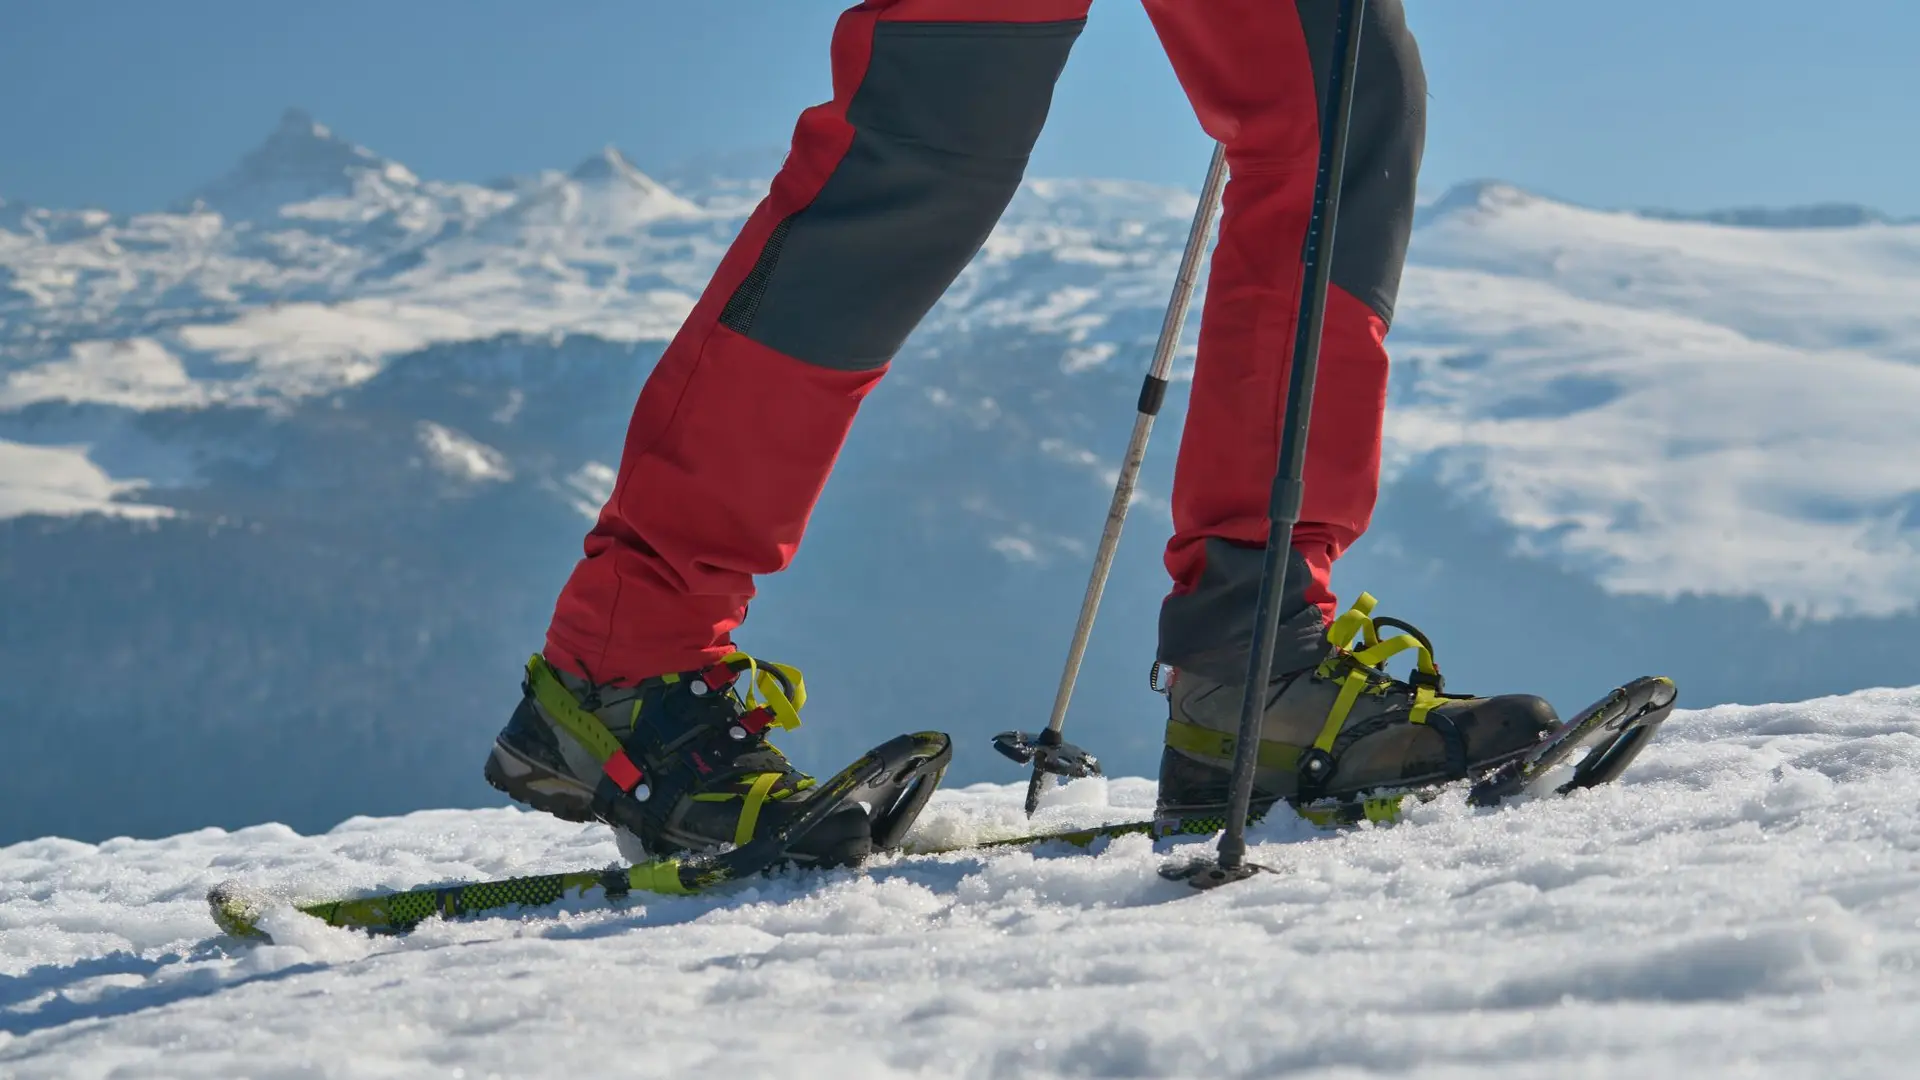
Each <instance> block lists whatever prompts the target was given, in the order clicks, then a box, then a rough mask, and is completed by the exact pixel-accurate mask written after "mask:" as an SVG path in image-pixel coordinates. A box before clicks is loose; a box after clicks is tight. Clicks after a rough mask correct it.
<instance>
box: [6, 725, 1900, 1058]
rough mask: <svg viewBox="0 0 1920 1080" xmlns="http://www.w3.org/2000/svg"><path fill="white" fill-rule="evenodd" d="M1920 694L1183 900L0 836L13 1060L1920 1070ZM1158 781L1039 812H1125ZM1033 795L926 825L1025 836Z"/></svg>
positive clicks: (1146, 881)
mask: <svg viewBox="0 0 1920 1080" xmlns="http://www.w3.org/2000/svg"><path fill="white" fill-rule="evenodd" d="M1916 775H1920V688H1916V689H1907V690H1870V691H1865V692H1862V693H1858V694H1854V695H1851V696H1848V697H1841V698H1830V699H1824V700H1818V701H1812V702H1807V703H1803V704H1797V705H1771V706H1764V707H1721V708H1716V709H1712V710H1708V711H1703V712H1694V713H1683V714H1677V715H1676V716H1675V717H1674V718H1673V719H1672V720H1671V721H1670V722H1669V723H1668V725H1667V730H1666V731H1665V733H1664V734H1663V735H1662V736H1661V738H1660V739H1659V740H1658V741H1657V742H1656V743H1655V744H1654V746H1653V748H1652V749H1651V750H1650V751H1649V752H1648V753H1647V754H1646V755H1645V756H1644V757H1643V758H1642V760H1641V762H1640V763H1639V764H1638V765H1636V766H1635V767H1634V768H1633V769H1632V770H1631V771H1630V772H1629V773H1628V775H1627V776H1626V777H1625V778H1624V779H1623V781H1622V782H1621V783H1620V784H1618V785H1617V786H1615V787H1612V788H1607V789H1602V790H1599V791H1595V792H1591V793H1585V794H1582V795H1579V796H1576V797H1573V798H1569V799H1539V800H1534V801H1530V802H1523V803H1518V804H1515V805H1512V806H1509V807H1506V808H1503V809H1499V810H1470V809H1469V808H1468V807H1467V806H1466V805H1465V803H1464V801H1463V800H1462V799H1461V798H1460V797H1459V796H1458V795H1457V794H1454V795H1451V796H1446V797H1442V798H1441V799H1439V800H1437V801H1436V802H1434V803H1432V804H1429V805H1426V806H1422V807H1420V808H1419V809H1417V810H1416V811H1414V812H1413V813H1412V815H1411V818H1410V820H1409V821H1407V822H1405V823H1402V824H1400V825H1396V826H1392V827H1385V828H1376V829H1364V830H1359V831H1353V832H1348V833H1342V834H1333V835H1328V834H1320V833H1315V832H1312V831H1311V830H1309V829H1307V828H1306V827H1305V826H1304V825H1302V824H1300V823H1298V822H1289V823H1288V824H1286V825H1285V826H1275V827H1273V828H1270V829H1266V830H1264V831H1262V832H1260V833H1259V834H1258V838H1259V839H1260V841H1261V842H1260V843H1259V844H1258V845H1257V846H1256V847H1255V849H1254V857H1255V858H1256V859H1257V860H1258V861H1260V862H1262V863H1264V864H1266V865H1267V866H1269V867H1271V868H1272V869H1273V870H1274V871H1275V872H1274V873H1271V874H1267V875H1263V876H1260V877H1258V878H1256V879H1254V880H1251V881H1247V882H1244V883H1242V884H1239V885H1236V886H1233V887H1231V888H1227V889H1223V890H1220V891H1217V892H1213V893H1206V894H1200V893H1195V892H1193V891H1191V890H1190V889H1188V888H1186V887H1185V886H1182V885H1176V884H1171V883H1168V882H1164V881H1162V880H1160V879H1159V878H1158V877H1156V875H1155V873H1154V871H1155V868H1156V867H1157V866H1158V865H1159V864H1160V863H1161V861H1162V860H1163V859H1164V858H1165V857H1166V856H1165V855H1164V854H1162V853H1157V852H1155V851H1154V850H1153V848H1152V847H1151V846H1150V845H1149V843H1148V842H1147V841H1146V840H1145V838H1131V839H1127V840H1122V841H1119V842H1116V843H1114V844H1112V845H1111V846H1110V847H1109V848H1107V849H1106V850H1104V851H1102V852H1100V853H1099V854H1097V855H1094V856H1091V857H1090V856H1087V855H1083V854H1078V853H1074V852H1073V851H1071V849H1064V848H1062V849H1058V850H1045V849H1043V850H1040V851H1036V852H1001V853H996V854H991V855H952V856H945V857H937V858H908V859H894V860H890V861H884V862H881V863H880V864H879V865H877V866H876V867H874V868H873V869H872V870H871V871H870V872H868V873H863V874H855V873H852V872H832V873H816V874H809V875H787V876H782V877H776V878H772V879H767V880H762V881H760V882H758V883H757V884H753V885H750V886H745V887H740V888H737V889H735V890H733V891H729V892H727V893H725V894H724V895H719V896H711V897H699V898H679V899H663V898H645V899H636V900H635V901H633V902H630V903H628V904H627V905H625V906H623V907H617V908H614V907H607V906H589V907H582V908H578V909H575V910H570V911H558V910H553V909H545V910H538V911H531V912H524V913H517V914H514V915H512V916H509V917H499V918H476V919H470V920H464V921H459V922H455V923H438V922H436V923H429V924H427V925H425V926H424V927H423V928H421V929H420V930H418V931H417V932H415V933H414V934H412V935H411V936H409V937H405V938H385V939H373V938H368V937H365V936H362V935H359V934H355V933H350V932H346V931H338V930H331V929H327V928H325V927H322V926H320V925H319V924H318V923H316V922H313V921H312V920H309V919H306V918H305V917H303V916H300V915H297V914H296V913H294V912H292V911H290V910H285V909H283V910H280V911H278V912H276V913H275V914H274V915H272V916H270V917H269V919H270V925H271V927H272V929H273V931H274V932H275V934H276V935H277V938H278V941H279V942H280V943H279V944H274V945H251V944H246V943H242V942H239V941H235V940H232V939H228V938H223V937H221V936H219V935H218V933H217V931H216V930H215V928H214V926H213V924H212V923H211V921H210V920H209V919H208V916H207V915H206V913H205V910H204V908H203V902H202V894H203V892H204V890H205V889H206V888H207V886H209V885H210V884H212V883H214V882H216V881H219V880H222V879H226V878H232V877H240V878H244V879H246V880H248V881H251V882H253V883H256V884H258V885H261V886H264V887H267V888H270V889H274V890H277V891H279V892H280V893H282V894H283V895H286V896H289V897H300V898H319V897H321V896H323V895H326V894H328V893H329V892H330V891H334V890H341V889H345V890H372V889H379V888H390V887H400V886H411V885H417V884H421V883H426V882H432V881H436V880H447V879H455V878H464V877H472V876H488V875H503V874H514V873H526V872H535V871H543V870H555V869H561V868H571V867H577V866H581V865H589V866H590V865H595V864H599V863H602V862H605V861H610V860H612V859H614V857H615V850H614V845H613V843H612V842H611V840H610V839H609V838H608V834H607V832H606V831H605V830H604V829H602V828H598V827H578V826H571V825H565V824H562V823H559V822H556V821H553V820H549V819H546V818H543V817H540V816H536V815H532V814H527V813H521V812H517V811H513V810H484V811H437V812H425V813H417V814H412V815H409V816H407V817H403V818H393V819H385V820H372V819H356V820H353V821H349V822H347V823H346V824H344V825H341V826H340V827H338V828H336V829H334V830H333V831H332V832H329V833H327V834H325V835H322V836H311V837H309V836H300V835H297V834H295V833H293V832H291V831H290V830H288V829H286V828H284V827H281V826H277V825H262V826H258V827H255V828H250V829H244V830H241V831H239V832H233V833H226V832H221V831H219V830H212V829H209V830H205V831H201V832H196V833H190V834H187V835H182V836H176V837H172V838H169V839H166V840H158V841H129V840H118V841H110V842H107V843H104V844H100V845H97V846H96V845H88V844H81V843H75V842H72V841H67V840H58V839H47V840H38V841H33V842H30V843H24V844H18V845H15V846H13V847H9V848H3V849H0V1076H7V1077H14V1078H20V1080H28V1078H39V1077H59V1078H73V1080H79V1078H88V1077H116V1078H120V1077H157V1076H165V1077H186V1076H192V1077H204V1076H247V1077H345V1076H353V1077H360V1076H380V1077H400V1076H404V1077H424V1076H442V1077H467V1078H476V1080H477V1078H480V1077H489V1076H498V1077H539V1076H554V1077H561V1076H565V1077H575V1076H646V1077H681V1076H709V1077H734V1076H761V1077H776V1076H778V1077H842V1078H856V1077H905V1076H966V1077H1023V1078H1025V1077H1054V1076H1107V1077H1133V1076H1154V1077H1159V1076H1168V1077H1208V1078H1220V1077H1274V1076H1303V1077H1304V1076H1311V1077H1361V1076H1422V1077H1474V1078H1476V1080H1486V1078H1495V1077H1513V1078H1526V1080H1540V1078H1545V1077H1553V1078H1560V1077H1608V1078H1613V1077H1623V1076H1639V1077H1649V1078H1652V1077H1669V1076H1685V1077H1689V1078H1698V1077H1721V1076H1729V1077H1731V1076H1740V1077H1805V1076H1816V1075H1817V1076H1821V1077H1824V1078H1830V1080H1840V1078H1845V1077H1906V1076H1912V1075H1914V1072H1913V1069H1914V1058H1915V1055H1916V1054H1920V972H1917V971H1916V968H1917V967H1920V814H1916V810H1915V806H1916V800H1915V798H1914V790H1915V777H1916ZM1151 799H1152V788H1151V784H1150V783H1148V782H1147V781H1143V780H1116V781H1113V782H1111V783H1110V784H1109V783H1105V782H1101V781H1091V782H1085V783H1082V784H1080V785H1077V786H1076V787H1074V788H1071V789H1067V790H1066V791H1064V792H1062V793H1060V798H1059V800H1057V802H1056V804H1055V805H1054V806H1052V807H1051V808H1049V809H1048V810H1047V811H1045V815H1046V820H1048V821H1051V822H1055V823H1059V822H1064V821H1067V820H1076V821H1077V820H1088V821H1091V820H1103V819H1123V818H1131V817H1136V816H1138V815H1140V813H1141V812H1142V810H1143V808H1145V807H1147V806H1148V805H1149V804H1150V803H1151ZM1018 824H1019V791H1018V789H1016V788H1013V787H996V786H991V785H987V786H977V787H973V788H968V789H965V790H961V791H955V792H951V793H945V794H943V795H942V796H941V797H940V798H939V799H938V801H937V802H936V803H935V804H934V805H933V806H932V807H930V809H929V811H928V814H927V817H926V818H925V820H924V821H923V823H922V826H921V828H920V831H919V835H920V836H922V837H925V838H928V839H943V838H950V837H953V836H956V835H962V834H968V833H971V834H974V835H977V836H988V835H1004V834H1006V833H1010V832H1012V831H1014V830H1015V829H1017V828H1018Z"/></svg>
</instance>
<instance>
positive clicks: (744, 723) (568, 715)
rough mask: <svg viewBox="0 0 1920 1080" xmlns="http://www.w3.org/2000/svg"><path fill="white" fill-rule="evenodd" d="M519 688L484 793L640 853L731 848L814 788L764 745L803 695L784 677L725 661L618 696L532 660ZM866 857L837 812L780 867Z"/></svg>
mask: <svg viewBox="0 0 1920 1080" xmlns="http://www.w3.org/2000/svg"><path fill="white" fill-rule="evenodd" d="M743 674H745V675H749V676H750V677H749V678H747V679H744V680H742V679H741V676H742V675H743ZM737 681H738V682H742V683H744V684H745V688H746V692H745V694H744V695H743V694H742V693H741V692H740V690H739V689H738V688H736V686H735V683H736V682H737ZM521 688H522V690H523V691H524V695H525V696H524V697H523V698H522V699H521V701H520V705H519V707H518V708H517V709H515V710H514V713H513V717H512V718H511V719H510V720H508V721H507V726H506V728H505V729H503V730H502V731H501V732H500V734H499V736H498V737H496V738H495V740H494V744H493V754H492V756H490V757H489V758H488V759H487V765H486V777H487V782H488V783H490V784H492V785H493V786H494V787H496V788H499V789H500V790H501V791H504V792H506V793H507V795H508V796H510V797H511V798H513V799H514V800H515V801H517V802H522V803H525V804H526V805H528V806H531V807H532V808H534V809H535V810H542V811H545V812H546V813H549V814H552V815H554V816H556V817H559V818H563V819H565V820H567V821H594V820H600V821H606V822H607V823H608V824H611V825H613V826H614V827H615V828H616V829H617V830H619V831H620V832H622V833H624V834H626V836H627V837H631V838H633V839H635V840H638V841H639V845H640V846H641V847H642V848H644V853H645V855H647V856H651V857H655V858H658V857H663V856H667V855H673V854H676V853H679V852H685V851H696V852H697V851H710V850H713V849H715V848H719V847H722V846H726V845H733V846H740V845H744V844H746V843H747V842H748V841H749V840H752V839H753V838H754V837H755V836H756V835H762V836H764V835H767V834H768V833H769V832H770V831H772V830H776V829H779V828H782V827H783V826H784V825H785V824H786V823H788V822H789V821H791V820H792V819H793V818H795V817H797V816H798V815H799V813H800V812H801V811H802V809H804V808H805V806H806V804H807V800H808V798H809V797H810V795H811V793H812V791H813V789H814V781H813V778H812V777H810V776H807V775H806V774H804V773H801V772H799V771H798V770H796V769H795V768H794V767H793V766H792V764H790V763H789V762H788V761H787V759H786V757H785V756H783V755H782V754H781V753H780V751H779V750H777V749H775V748H774V747H773V745H772V744H771V743H769V742H767V739H766V733H767V731H768V730H769V729H771V728H776V727H778V728H784V729H792V728H795V727H798V726H799V724H800V719H799V715H798V714H799V708H800V706H801V704H803V703H804V702H805V700H806V690H805V684H804V683H803V682H802V681H801V679H800V673H799V672H798V671H797V670H795V669H793V668H791V667H787V666H785V665H780V664H766V663H761V662H759V661H756V660H754V659H753V658H752V657H749V656H747V655H746V654H745V653H732V654H730V655H729V656H727V657H726V659H724V660H722V661H720V662H719V663H716V664H714V665H713V666H711V667H709V668H707V669H705V670H703V671H684V672H675V673H671V674H666V675H658V676H655V677H653V678H649V679H643V680H641V681H640V682H638V683H636V684H633V685H628V686H619V685H613V684H595V683H593V682H591V681H589V680H588V679H585V678H581V677H579V676H576V675H573V674H571V673H570V672H566V671H562V670H560V669H558V668H555V667H553V666H551V665H549V664H548V663H547V662H546V660H545V659H543V658H542V657H540V656H537V655H536V656H534V657H533V658H532V659H530V660H529V661H528V662H527V678H526V680H525V682H523V683H522V684H521ZM763 699H764V700H763ZM624 839H625V838H624V837H623V840H624ZM872 847H873V840H872V830H871V826H870V823H869V820H868V817H867V814H866V812H865V811H864V810H863V809H862V808H861V807H860V806H859V805H857V804H856V805H849V806H848V807H847V808H846V809H845V810H843V811H838V812H835V813H833V814H830V815H829V816H828V817H827V819H826V820H825V821H823V822H821V823H820V824H819V825H817V826H815V827H814V828H812V829H810V830H808V832H807V833H806V835H805V836H803V837H802V838H801V839H800V840H799V841H798V842H797V843H796V844H795V845H794V847H793V848H792V849H790V851H789V859H788V861H791V862H794V863H799V864H804V865H846V864H852V863H857V862H859V861H861V860H862V859H864V858H866V856H867V855H868V854H869V853H871V851H872ZM621 848H622V851H623V853H627V854H628V855H629V856H630V857H632V856H634V855H637V854H639V853H638V852H634V851H632V848H631V846H630V844H629V843H626V842H623V843H622V845H621ZM635 861H638V860H637V859H636V860H635Z"/></svg>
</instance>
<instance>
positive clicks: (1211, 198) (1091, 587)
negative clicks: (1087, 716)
mask: <svg viewBox="0 0 1920 1080" xmlns="http://www.w3.org/2000/svg"><path fill="white" fill-rule="evenodd" d="M1226 180H1227V159H1226V153H1225V152H1224V150H1223V149H1222V148H1221V147H1220V146H1219V145H1218V144H1215V146H1214V148H1213V160H1212V161H1211V162H1210V163H1209V164H1208V166H1207V179H1206V182H1205V183H1203V184H1202V185H1201V186H1200V202H1199V204H1198V205H1197V206H1196V207H1195V208H1194V212H1193V226H1192V228H1191V229H1189V230H1188V232H1187V247H1186V250H1185V251H1183V252H1182V253H1181V255H1180V271H1179V273H1178V274H1177V275H1176V276H1175V278H1174V283H1173V296H1172V298H1171V299H1169V300H1168V301H1167V314H1166V318H1165V319H1163V320H1162V321H1161V323H1160V340H1159V342H1158V344H1156V345H1155V347H1154V350H1153V363H1152V365H1151V366H1150V367H1149V369H1148V371H1147V382H1146V385H1145V386H1143V387H1142V388H1141V394H1140V411H1139V413H1138V414H1137V415H1136V416H1135V417H1134V420H1133V435H1132V436H1131V437H1130V438H1129V439H1128V440H1127V452H1126V455H1125V456H1124V457H1123V458H1122V459H1121V461H1120V478H1119V480H1118V482H1116V483H1115V485H1114V489H1113V502H1112V503H1111V504H1109V505H1108V507H1107V524H1106V527H1105V529H1103V530H1102V531H1101V533H1100V547H1099V550H1097V551H1096V552H1095V553H1094V556H1093V573H1092V575H1091V576H1090V577H1089V578H1088V581H1087V593H1086V596H1085V598H1084V599H1082V600H1081V602H1080V621H1079V623H1078V625H1076V626H1075V627H1074V629H1073V643H1072V645H1071V646H1069V647H1068V649H1067V666H1066V670H1065V671H1063V672H1061V674H1060V688H1059V690H1058V691H1056V692H1055V694H1054V697H1053V714H1052V716H1051V717H1049V718H1048V720H1047V729H1048V730H1049V731H1054V732H1058V731H1059V730H1060V729H1061V728H1062V727H1063V726H1065V724H1066V722H1067V703H1068V702H1069V701H1070V700H1072V698H1073V686H1074V683H1075V682H1076V681H1077V680H1078V679H1079V677H1080V663H1081V661H1082V660H1083V659H1085V657H1086V654H1087V639H1088V638H1089V636H1091V635H1092V633H1093V620H1094V616H1095V615H1097V614H1099V611H1100V597H1101V596H1102V594H1104V593H1105V591H1106V587H1107V575H1108V574H1109V573H1110V572H1111V571H1112V570H1113V555H1114V552H1115V550H1117V549H1118V548H1119V546H1120V530H1121V528H1122V527H1123V526H1124V525H1125V524H1126V520H1127V509H1128V507H1130V506H1131V505H1132V504H1133V492H1134V487H1135V485H1136V484H1137V483H1138V481H1139V478H1140V466H1141V464H1142V463H1143V462H1145V461H1146V459H1147V437H1148V436H1149V435H1151V434H1152V433H1153V420H1154V416H1155V415H1156V414H1157V413H1158V412H1159V411H1160V398H1161V395H1162V394H1163V393H1164V391H1165V388H1166V382H1167V374H1168V373H1169V372H1170V371H1172V370H1173V354H1174V353H1175V352H1177V351H1178V350H1179V347H1180V335H1181V333H1182V332H1183V331H1184V330H1185V328H1186V324H1187V309H1188V308H1189V307H1191V306H1192V304H1193V291H1194V283H1195V282H1196V281H1198V280H1199V276H1200V259H1201V257H1202V256H1204V255H1205V254H1206V250H1207V237H1208V236H1209V235H1210V234H1211V232H1212V229H1213V217H1214V212H1215V210H1217V209H1218V208H1219V205H1220V192H1221V189H1222V188H1223V187H1225V185H1226Z"/></svg>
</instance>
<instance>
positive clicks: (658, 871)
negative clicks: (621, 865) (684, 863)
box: [627, 859, 693, 896]
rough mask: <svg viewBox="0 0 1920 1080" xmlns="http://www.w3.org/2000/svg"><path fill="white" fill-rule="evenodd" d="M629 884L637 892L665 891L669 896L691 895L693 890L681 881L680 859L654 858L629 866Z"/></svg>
mask: <svg viewBox="0 0 1920 1080" xmlns="http://www.w3.org/2000/svg"><path fill="white" fill-rule="evenodd" d="M627 884H628V885H629V886H631V887H632V888H633V889H634V890H635V891H637V892H650V893H664V894H666V895H667V896H691V895H693V890H692V889H689V888H687V887H686V886H685V885H683V884H681V883H680V860H678V859H654V860H653V861H651V862H643V863H637V864H635V865H633V866H630V867H628V868H627Z"/></svg>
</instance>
